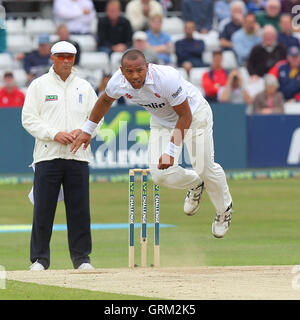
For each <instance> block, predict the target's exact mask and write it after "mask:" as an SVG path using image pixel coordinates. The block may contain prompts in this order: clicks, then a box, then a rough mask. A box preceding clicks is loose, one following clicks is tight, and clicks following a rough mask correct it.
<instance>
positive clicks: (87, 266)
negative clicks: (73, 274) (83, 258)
mask: <svg viewBox="0 0 300 320" xmlns="http://www.w3.org/2000/svg"><path fill="white" fill-rule="evenodd" d="M77 269H79V270H94V269H95V268H94V267H93V266H92V265H91V264H90V263H87V262H84V263H82V264H81V265H80V266H79V267H78V268H77Z"/></svg>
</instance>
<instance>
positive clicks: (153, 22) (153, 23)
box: [146, 15, 172, 64]
mask: <svg viewBox="0 0 300 320" xmlns="http://www.w3.org/2000/svg"><path fill="white" fill-rule="evenodd" d="M162 19H163V17H162V16H161V15H154V16H151V18H150V28H149V30H148V31H147V32H146V33H147V41H148V43H149V45H150V49H152V50H153V51H155V52H156V53H157V55H158V58H159V60H160V61H161V62H162V63H163V64H169V63H170V62H171V56H170V54H171V51H172V44H171V37H170V36H169V35H168V34H166V33H164V32H162V31H161V26H162Z"/></svg>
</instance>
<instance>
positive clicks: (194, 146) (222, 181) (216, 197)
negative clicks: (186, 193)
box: [148, 102, 232, 214]
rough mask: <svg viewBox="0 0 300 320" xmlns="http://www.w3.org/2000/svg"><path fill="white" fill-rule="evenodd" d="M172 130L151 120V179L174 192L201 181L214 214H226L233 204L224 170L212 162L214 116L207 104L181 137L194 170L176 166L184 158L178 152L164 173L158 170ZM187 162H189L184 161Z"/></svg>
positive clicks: (196, 113)
mask: <svg viewBox="0 0 300 320" xmlns="http://www.w3.org/2000/svg"><path fill="white" fill-rule="evenodd" d="M173 131H174V129H170V128H167V127H164V126H162V125H160V124H159V123H157V122H156V121H155V120H154V119H153V118H151V121H150V139H149V145H148V158H149V168H150V172H151V175H152V179H153V181H154V182H155V183H157V184H158V185H161V186H165V187H169V188H174V189H190V188H194V187H196V186H197V185H198V184H199V183H200V182H201V181H204V185H205V188H206V190H207V193H208V196H209V198H210V200H211V201H212V203H213V205H214V207H215V209H216V213H217V214H221V213H223V212H225V211H226V210H227V208H228V206H229V205H230V204H231V202H232V198H231V195H230V192H229V188H228V184H227V181H226V175H225V172H224V170H223V168H222V167H221V166H220V165H219V164H218V163H215V161H214V142H213V116H212V111H211V108H210V106H209V104H208V103H207V102H206V104H205V105H204V107H203V105H202V106H201V107H199V108H198V109H197V110H196V111H195V112H194V114H193V121H192V123H191V126H190V128H189V130H187V133H186V134H185V137H184V144H185V146H186V149H187V151H188V156H189V159H190V164H191V165H192V167H193V169H184V168H183V167H181V166H180V165H179V164H180V163H181V159H182V158H183V157H186V152H183V154H181V151H182V150H181V148H180V150H179V151H178V152H177V153H176V154H175V158H174V165H173V166H172V167H169V168H168V169H165V170H159V169H158V168H157V166H158V163H159V158H160V156H161V155H162V154H163V153H164V150H165V149H166V147H167V145H168V143H169V142H170V139H171V137H172V135H173ZM187 160H188V159H187Z"/></svg>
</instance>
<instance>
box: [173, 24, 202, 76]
mask: <svg viewBox="0 0 300 320" xmlns="http://www.w3.org/2000/svg"><path fill="white" fill-rule="evenodd" d="M195 30H196V26H195V23H194V22H193V21H186V22H185V24H184V33H185V38H184V39H182V40H178V41H176V42H175V52H176V56H177V66H178V67H183V68H184V69H185V70H186V72H187V74H188V75H189V73H190V70H191V69H192V68H193V67H197V68H199V67H206V64H204V63H203V61H202V53H203V51H204V50H205V44H204V41H203V40H196V39H194V38H193V33H194V31H195Z"/></svg>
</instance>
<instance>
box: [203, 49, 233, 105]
mask: <svg viewBox="0 0 300 320" xmlns="http://www.w3.org/2000/svg"><path fill="white" fill-rule="evenodd" d="M222 58H223V57H222V51H221V50H215V51H214V52H213V57H212V64H211V67H210V69H209V70H208V71H207V72H205V73H204V74H203V76H202V87H203V90H204V93H205V99H206V100H207V101H209V102H216V101H217V94H218V91H219V88H220V87H222V86H225V85H226V82H227V72H226V70H225V69H224V68H223V66H222Z"/></svg>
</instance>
